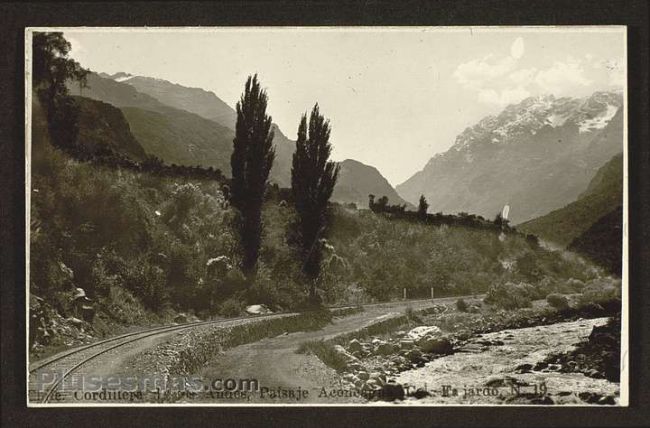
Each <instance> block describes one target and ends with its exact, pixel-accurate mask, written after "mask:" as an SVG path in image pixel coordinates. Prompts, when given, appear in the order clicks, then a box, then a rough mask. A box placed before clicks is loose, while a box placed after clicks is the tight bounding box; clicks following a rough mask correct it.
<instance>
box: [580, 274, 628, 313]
mask: <svg viewBox="0 0 650 428" xmlns="http://www.w3.org/2000/svg"><path fill="white" fill-rule="evenodd" d="M578 302H579V304H580V305H582V306H585V305H592V304H596V305H600V306H602V307H603V308H606V309H611V310H614V311H616V310H620V306H621V281H620V280H614V279H611V278H601V279H596V280H593V281H590V282H589V283H587V284H586V286H585V288H584V289H583V291H582V294H581V295H580V297H579V298H578Z"/></svg>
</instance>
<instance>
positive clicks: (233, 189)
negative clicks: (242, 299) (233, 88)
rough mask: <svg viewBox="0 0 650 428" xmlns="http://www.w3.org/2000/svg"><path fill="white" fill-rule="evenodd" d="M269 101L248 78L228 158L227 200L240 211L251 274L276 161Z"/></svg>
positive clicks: (245, 264)
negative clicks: (229, 179)
mask: <svg viewBox="0 0 650 428" xmlns="http://www.w3.org/2000/svg"><path fill="white" fill-rule="evenodd" d="M267 102H268V97H267V95H266V91H264V90H262V89H261V87H260V83H259V81H258V80H257V74H256V75H255V76H253V77H250V76H249V77H248V80H247V81H246V86H245V88H244V93H243V94H242V96H241V99H240V101H239V102H238V103H237V124H236V127H235V138H234V140H233V152H232V156H231V158H230V165H231V168H232V183H231V186H230V200H231V202H232V204H233V206H234V207H235V208H236V209H237V210H238V211H239V213H240V218H239V225H238V226H239V235H240V239H241V245H242V249H243V253H244V254H243V258H242V270H243V271H244V272H246V273H247V274H251V273H253V272H254V270H255V265H256V263H257V259H258V257H259V249H260V244H261V239H262V203H263V202H264V192H265V189H266V185H267V182H268V177H269V172H270V171H271V167H272V166H273V160H274V159H275V148H274V147H273V131H272V129H271V126H272V122H271V116H269V115H267V114H266V107H267Z"/></svg>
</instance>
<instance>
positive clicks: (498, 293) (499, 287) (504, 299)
mask: <svg viewBox="0 0 650 428" xmlns="http://www.w3.org/2000/svg"><path fill="white" fill-rule="evenodd" d="M531 289H532V286H531V285H530V284H526V283H519V284H515V283H512V282H506V283H497V284H494V285H492V286H491V287H490V289H489V290H488V292H487V296H485V299H484V301H485V303H488V304H491V305H495V306H499V307H502V308H503V309H518V308H528V307H530V306H531V305H532V303H531V297H530V295H531V291H532V290H531Z"/></svg>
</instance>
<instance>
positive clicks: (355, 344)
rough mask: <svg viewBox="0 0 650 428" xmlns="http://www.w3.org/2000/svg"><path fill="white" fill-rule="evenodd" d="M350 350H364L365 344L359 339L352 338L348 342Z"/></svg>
mask: <svg viewBox="0 0 650 428" xmlns="http://www.w3.org/2000/svg"><path fill="white" fill-rule="evenodd" d="M348 350H349V351H350V352H361V351H363V346H361V342H359V341H358V340H357V339H352V340H351V341H350V343H348Z"/></svg>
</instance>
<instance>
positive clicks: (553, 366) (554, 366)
mask: <svg viewBox="0 0 650 428" xmlns="http://www.w3.org/2000/svg"><path fill="white" fill-rule="evenodd" d="M561 369H562V366H561V365H559V364H549V365H548V367H547V368H546V370H548V371H549V372H559V371H560V370H561Z"/></svg>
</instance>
